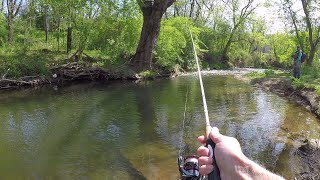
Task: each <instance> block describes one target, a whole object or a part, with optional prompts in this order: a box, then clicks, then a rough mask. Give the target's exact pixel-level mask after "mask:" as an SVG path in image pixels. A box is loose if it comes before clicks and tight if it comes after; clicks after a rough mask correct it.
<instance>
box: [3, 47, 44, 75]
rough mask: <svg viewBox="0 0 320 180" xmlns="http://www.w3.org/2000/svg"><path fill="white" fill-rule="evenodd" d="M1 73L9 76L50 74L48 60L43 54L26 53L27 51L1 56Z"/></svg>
mask: <svg viewBox="0 0 320 180" xmlns="http://www.w3.org/2000/svg"><path fill="white" fill-rule="evenodd" d="M0 59H1V62H0V74H1V75H3V74H6V73H7V77H9V78H10V77H21V76H37V75H48V74H49V69H48V66H47V62H48V60H47V59H46V58H44V56H43V54H41V53H38V54H36V53H35V54H26V53H25V52H14V53H7V54H6V55H5V56H1V57H0Z"/></svg>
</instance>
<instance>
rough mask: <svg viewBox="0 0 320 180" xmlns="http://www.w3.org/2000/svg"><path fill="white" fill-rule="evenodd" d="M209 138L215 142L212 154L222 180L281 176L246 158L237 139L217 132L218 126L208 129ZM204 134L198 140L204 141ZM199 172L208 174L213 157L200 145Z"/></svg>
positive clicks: (211, 169)
mask: <svg viewBox="0 0 320 180" xmlns="http://www.w3.org/2000/svg"><path fill="white" fill-rule="evenodd" d="M208 132H210V133H209V138H210V139H212V141H213V142H214V143H215V144H216V146H215V149H214V155H215V160H216V164H217V166H218V168H219V170H220V177H221V179H223V180H229V179H230V180H233V179H262V180H264V179H279V180H283V178H282V177H280V176H278V175H276V174H273V173H271V172H269V171H268V170H266V169H264V168H262V167H261V166H259V165H258V164H256V163H254V162H253V161H251V160H250V159H248V158H247V157H246V156H245V155H244V154H243V153H242V150H241V147H240V144H239V141H238V140H237V139H235V138H233V137H228V136H224V135H222V134H220V133H219V130H218V128H216V127H213V128H211V130H210V129H209V131H208ZM206 139H207V138H206V137H205V136H199V137H198V141H199V142H200V143H202V144H205V142H206ZM197 153H198V155H199V166H200V168H199V172H200V174H202V175H208V174H210V173H211V172H212V171H213V169H214V167H213V165H212V164H213V158H211V157H209V149H208V148H206V147H204V146H201V147H199V148H198V150H197Z"/></svg>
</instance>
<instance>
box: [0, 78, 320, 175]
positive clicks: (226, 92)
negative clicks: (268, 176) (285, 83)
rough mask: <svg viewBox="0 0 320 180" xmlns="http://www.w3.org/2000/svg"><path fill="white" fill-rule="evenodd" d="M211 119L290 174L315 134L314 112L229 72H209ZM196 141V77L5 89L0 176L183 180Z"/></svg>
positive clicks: (200, 122)
mask: <svg viewBox="0 0 320 180" xmlns="http://www.w3.org/2000/svg"><path fill="white" fill-rule="evenodd" d="M203 82H204V88H205V92H206V97H207V104H208V111H209V117H210V121H211V125H212V126H216V127H218V128H219V129H220V132H221V133H223V134H225V135H228V136H233V137H236V138H237V139H238V140H239V142H240V144H241V146H242V149H243V152H244V154H245V155H246V156H248V157H249V158H250V159H252V160H254V161H256V162H258V163H259V164H261V165H263V166H265V167H266V168H268V169H269V170H271V171H273V172H276V173H278V174H280V175H282V176H284V177H285V178H292V177H293V176H294V174H295V172H296V170H297V169H299V168H300V166H301V163H300V161H299V158H298V157H297V156H295V150H296V148H297V141H295V140H292V139H299V138H300V139H304V138H311V139H312V138H313V139H315V138H319V137H320V133H319V132H320V123H319V120H317V119H316V118H315V117H314V115H313V114H311V113H309V112H307V111H306V110H305V109H303V108H301V107H300V106H298V105H296V104H295V103H292V102H290V101H288V100H286V99H284V98H282V97H279V96H277V95H274V94H272V93H269V92H265V91H263V90H260V89H257V88H254V87H252V86H250V85H249V84H246V83H244V82H242V81H239V80H237V79H235V78H233V77H232V76H216V75H207V76H204V77H203ZM187 92H188V95H187V101H188V103H187V110H186V119H185V128H184V136H183V140H182V144H181V147H182V152H183V154H185V155H191V154H194V153H195V152H196V149H197V148H198V147H199V144H198V142H196V139H197V137H198V136H199V135H201V134H203V133H204V128H205V127H204V126H205V119H204V113H203V108H202V99H201V92H200V87H199V81H198V79H197V77H196V76H192V75H190V76H181V77H178V78H175V79H161V80H155V81H150V82H149V81H148V82H142V83H134V82H111V83H105V84H96V83H90V84H81V85H73V86H69V87H64V88H58V89H56V88H55V89H53V88H49V87H48V88H40V89H37V90H24V91H17V92H11V93H2V94H1V95H0V100H1V101H0V119H1V120H0V179H177V178H178V176H179V174H178V173H179V172H178V168H177V156H178V152H179V147H180V141H181V140H180V138H181V134H182V132H181V131H182V120H183V118H184V108H185V100H186V93H187Z"/></svg>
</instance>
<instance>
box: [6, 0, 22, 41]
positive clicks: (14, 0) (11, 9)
mask: <svg viewBox="0 0 320 180" xmlns="http://www.w3.org/2000/svg"><path fill="white" fill-rule="evenodd" d="M22 2H23V1H22V0H7V23H8V43H9V44H10V45H11V44H12V41H13V27H14V22H13V21H14V18H15V17H16V16H17V15H18V13H19V11H20V8H21V5H22Z"/></svg>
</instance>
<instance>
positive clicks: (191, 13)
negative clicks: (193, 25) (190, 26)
mask: <svg viewBox="0 0 320 180" xmlns="http://www.w3.org/2000/svg"><path fill="white" fill-rule="evenodd" d="M194 4H195V0H192V2H191V7H190V14H189V17H190V18H191V19H192V15H193V10H194Z"/></svg>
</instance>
